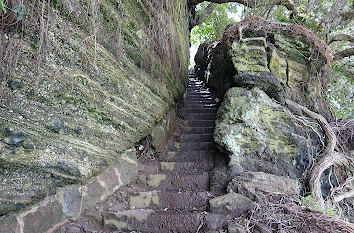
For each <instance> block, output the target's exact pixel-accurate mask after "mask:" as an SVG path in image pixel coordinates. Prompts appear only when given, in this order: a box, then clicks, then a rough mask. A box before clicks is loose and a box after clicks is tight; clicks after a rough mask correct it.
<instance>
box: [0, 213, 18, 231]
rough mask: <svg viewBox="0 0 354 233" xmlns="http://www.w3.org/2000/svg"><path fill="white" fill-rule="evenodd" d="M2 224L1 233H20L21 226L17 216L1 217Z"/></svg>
mask: <svg viewBox="0 0 354 233" xmlns="http://www.w3.org/2000/svg"><path fill="white" fill-rule="evenodd" d="M0 223H1V225H0V226H1V227H0V233H9V232H20V226H19V223H18V221H17V218H16V216H5V217H1V218H0Z"/></svg>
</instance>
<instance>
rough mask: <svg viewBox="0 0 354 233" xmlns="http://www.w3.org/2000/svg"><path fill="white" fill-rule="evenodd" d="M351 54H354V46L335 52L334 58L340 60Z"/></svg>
mask: <svg viewBox="0 0 354 233" xmlns="http://www.w3.org/2000/svg"><path fill="white" fill-rule="evenodd" d="M351 56H354V48H349V49H345V50H343V51H340V52H338V53H335V54H334V55H333V57H334V58H333V60H334V61H338V60H342V59H344V58H346V57H351Z"/></svg>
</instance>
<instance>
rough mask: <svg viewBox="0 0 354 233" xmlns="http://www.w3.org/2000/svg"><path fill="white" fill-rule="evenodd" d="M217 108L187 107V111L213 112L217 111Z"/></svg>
mask: <svg viewBox="0 0 354 233" xmlns="http://www.w3.org/2000/svg"><path fill="white" fill-rule="evenodd" d="M216 111H217V108H216V107H213V108H210V107H209V108H185V112H186V113H213V112H216Z"/></svg>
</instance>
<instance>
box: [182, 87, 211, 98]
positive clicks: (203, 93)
mask: <svg viewBox="0 0 354 233" xmlns="http://www.w3.org/2000/svg"><path fill="white" fill-rule="evenodd" d="M193 95H195V96H202V97H205V96H211V93H210V91H207V90H198V89H197V90H188V91H187V97H188V96H190V97H192V96H193Z"/></svg>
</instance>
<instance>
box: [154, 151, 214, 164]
mask: <svg viewBox="0 0 354 233" xmlns="http://www.w3.org/2000/svg"><path fill="white" fill-rule="evenodd" d="M159 159H160V160H161V161H171V162H199V161H214V151H188V152H185V151H184V152H175V151H169V152H167V153H166V154H163V155H161V156H160V157H159Z"/></svg>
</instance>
